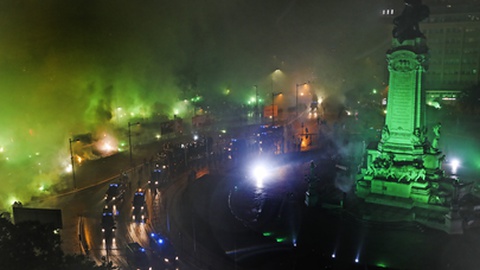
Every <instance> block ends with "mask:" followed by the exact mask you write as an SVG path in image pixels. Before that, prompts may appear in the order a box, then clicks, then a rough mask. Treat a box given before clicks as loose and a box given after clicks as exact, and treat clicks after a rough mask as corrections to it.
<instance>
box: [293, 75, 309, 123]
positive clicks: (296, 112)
mask: <svg viewBox="0 0 480 270" xmlns="http://www.w3.org/2000/svg"><path fill="white" fill-rule="evenodd" d="M306 84H308V82H304V83H297V84H295V114H296V115H297V116H298V87H299V86H303V85H306Z"/></svg>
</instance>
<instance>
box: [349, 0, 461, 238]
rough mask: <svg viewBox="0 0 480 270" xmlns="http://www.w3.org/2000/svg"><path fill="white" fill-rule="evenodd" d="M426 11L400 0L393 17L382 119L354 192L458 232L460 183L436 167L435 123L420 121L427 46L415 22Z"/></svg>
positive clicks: (417, 4)
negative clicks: (428, 124) (402, 5)
mask: <svg viewBox="0 0 480 270" xmlns="http://www.w3.org/2000/svg"><path fill="white" fill-rule="evenodd" d="M428 15H429V9H428V7H426V6H425V5H422V4H421V1H420V0H417V1H414V0H410V1H409V0H405V9H404V10H403V12H402V14H401V15H400V16H398V17H396V18H395V19H394V24H395V28H394V30H393V41H392V47H391V49H390V50H389V51H388V52H387V62H388V70H389V91H388V98H387V114H386V119H385V125H384V127H383V130H382V133H381V139H380V141H378V142H375V143H372V144H370V145H369V146H368V147H367V151H366V154H367V157H366V159H365V163H366V164H365V165H364V167H363V168H362V170H361V175H360V177H359V180H357V182H356V194H357V196H358V197H360V198H362V199H364V200H365V202H367V203H371V204H380V205H388V206H392V207H394V208H392V211H394V209H395V207H400V208H407V209H412V217H413V218H414V219H415V220H417V221H421V219H422V218H425V221H427V220H428V219H431V218H432V217H434V219H435V222H436V223H434V224H433V223H432V226H435V227H438V228H441V229H444V230H446V231H448V232H450V233H461V232H462V221H461V218H460V216H459V214H458V213H459V212H458V211H457V210H458V207H457V206H458V205H457V202H458V198H459V194H461V192H462V190H463V189H465V186H466V185H465V184H462V183H460V182H459V181H458V179H455V178H450V177H446V176H445V173H444V171H443V169H442V161H443V160H444V158H445V156H444V155H443V154H442V152H441V150H440V149H439V139H440V128H441V125H440V123H438V124H436V125H435V126H433V127H429V128H427V127H426V120H425V92H424V90H423V89H422V80H423V76H424V73H425V71H426V70H427V63H428V47H427V45H426V38H425V37H424V35H423V34H422V33H421V32H420V30H419V27H418V23H419V22H420V21H421V20H423V19H425V18H426V17H428ZM429 135H430V137H431V138H430V140H429V139H428V136H429ZM415 210H417V211H415ZM422 215H423V217H422ZM427 225H428V224H427Z"/></svg>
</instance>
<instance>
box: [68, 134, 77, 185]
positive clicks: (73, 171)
mask: <svg viewBox="0 0 480 270" xmlns="http://www.w3.org/2000/svg"><path fill="white" fill-rule="evenodd" d="M78 141H79V139H75V140H72V138H68V143H69V145H70V162H71V163H72V180H73V189H77V179H76V178H75V161H74V159H73V149H72V142H78Z"/></svg>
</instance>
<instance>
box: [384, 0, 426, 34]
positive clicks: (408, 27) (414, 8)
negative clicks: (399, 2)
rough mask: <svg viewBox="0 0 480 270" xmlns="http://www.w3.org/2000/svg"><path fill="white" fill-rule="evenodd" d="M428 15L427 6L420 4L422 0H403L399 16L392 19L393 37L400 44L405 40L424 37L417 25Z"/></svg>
mask: <svg viewBox="0 0 480 270" xmlns="http://www.w3.org/2000/svg"><path fill="white" fill-rule="evenodd" d="M429 15H430V9H429V8H428V6H426V5H423V4H422V0H405V9H404V10H403V11H402V14H400V16H397V17H395V18H394V19H393V24H394V25H395V27H394V28H393V32H392V34H393V37H394V38H396V39H398V40H399V41H400V43H402V42H403V41H404V40H407V39H414V38H417V37H425V36H424V35H423V34H422V32H420V27H419V26H418V24H419V23H420V22H421V21H423V20H424V19H426V18H427V17H428V16H429Z"/></svg>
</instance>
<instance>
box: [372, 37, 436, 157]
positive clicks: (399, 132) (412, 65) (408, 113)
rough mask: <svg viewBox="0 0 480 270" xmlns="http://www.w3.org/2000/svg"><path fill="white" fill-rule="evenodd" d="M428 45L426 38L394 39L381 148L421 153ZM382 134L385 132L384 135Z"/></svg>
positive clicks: (389, 56)
mask: <svg viewBox="0 0 480 270" xmlns="http://www.w3.org/2000/svg"><path fill="white" fill-rule="evenodd" d="M427 53H428V48H427V46H426V42H425V39H424V38H423V37H417V38H415V39H408V40H403V42H400V41H399V39H396V38H395V39H393V46H392V49H390V50H389V51H388V52H387V62H388V70H389V73H390V77H389V90H388V97H387V115H386V119H385V127H384V132H388V136H382V140H381V141H380V143H379V148H378V149H379V150H380V151H386V152H394V153H406V154H407V153H408V154H414V155H415V154H422V153H423V142H424V141H423V137H424V134H423V133H424V130H425V126H424V125H425V93H424V91H423V89H422V79H423V73H424V72H425V71H426V69H427V57H428V54H427ZM382 135H383V134H382Z"/></svg>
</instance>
